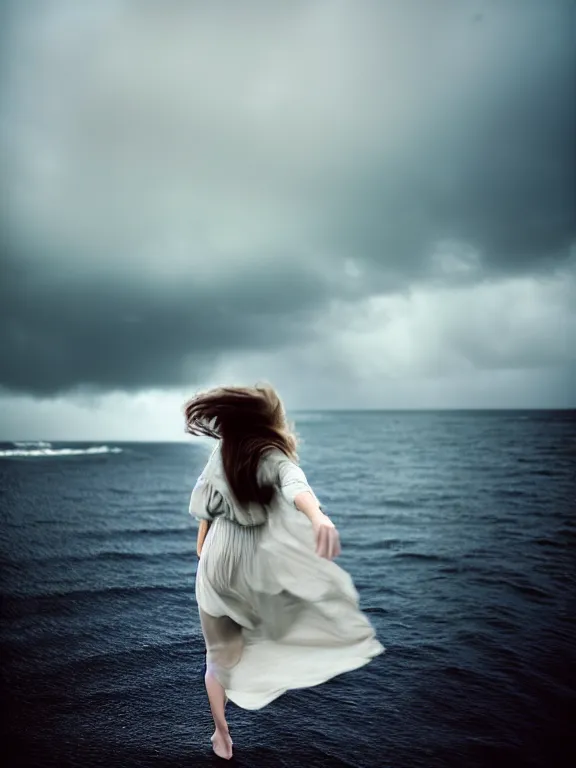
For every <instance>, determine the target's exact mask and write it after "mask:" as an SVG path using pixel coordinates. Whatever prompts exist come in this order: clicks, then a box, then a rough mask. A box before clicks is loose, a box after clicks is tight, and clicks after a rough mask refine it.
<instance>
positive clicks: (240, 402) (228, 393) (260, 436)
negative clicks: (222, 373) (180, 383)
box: [184, 384, 298, 506]
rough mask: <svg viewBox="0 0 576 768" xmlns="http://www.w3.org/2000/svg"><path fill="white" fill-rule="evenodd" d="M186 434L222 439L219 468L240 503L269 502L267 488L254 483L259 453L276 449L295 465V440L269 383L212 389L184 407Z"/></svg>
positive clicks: (260, 454)
mask: <svg viewBox="0 0 576 768" xmlns="http://www.w3.org/2000/svg"><path fill="white" fill-rule="evenodd" d="M184 414H185V417H186V431H187V432H189V433H190V434H191V435H205V436H207V437H214V438H216V439H218V440H221V441H222V464H223V466H224V472H225V473H226V479H227V480H228V484H229V485H230V488H231V490H232V492H233V494H234V496H235V497H236V499H237V501H238V502H239V503H240V504H241V505H243V506H244V505H246V504H249V503H250V502H257V503H260V504H268V503H269V502H270V501H271V499H272V496H273V493H274V490H273V488H272V486H262V485H259V483H258V480H257V472H258V465H259V463H260V459H261V458H262V455H263V454H264V453H265V452H266V451H268V450H270V449H272V448H278V449H279V450H281V451H282V452H283V453H285V454H286V455H287V456H289V457H290V458H292V459H294V460H295V461H297V460H298V456H297V454H296V436H295V434H294V433H293V432H292V430H291V429H290V426H289V425H288V424H287V422H286V416H285V413H284V407H283V405H282V401H281V400H280V398H279V396H278V394H277V393H276V391H275V390H274V389H273V387H271V386H270V385H268V384H260V385H257V386H255V387H217V388H216V389H211V390H209V391H208V392H203V393H200V394H198V395H196V397H194V398H192V400H189V401H188V402H187V403H186V405H185V406H184Z"/></svg>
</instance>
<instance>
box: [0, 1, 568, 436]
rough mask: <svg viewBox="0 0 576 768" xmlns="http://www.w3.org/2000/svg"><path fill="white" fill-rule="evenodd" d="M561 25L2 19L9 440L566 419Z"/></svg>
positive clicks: (340, 8)
mask: <svg viewBox="0 0 576 768" xmlns="http://www.w3.org/2000/svg"><path fill="white" fill-rule="evenodd" d="M575 8H576V6H575V4H574V2H572V0H522V2H518V1H517V0H509V1H508V2H507V1H506V0H494V1H493V2H487V1H486V2H483V1H480V0H478V1H476V2H472V1H470V2H464V1H463V0H452V1H448V0H446V1H445V0H434V2H424V1H422V0H420V1H419V2H415V1H411V0H388V1H387V0H295V1H294V2H277V1H276V0H261V2H252V0H243V2H241V3H239V2H232V1H231V0H229V2H221V0H210V2H204V3H202V2H195V1H193V0H190V2H176V1H172V0H156V2H148V1H147V0H138V1H137V0H98V2H97V3H95V2H91V1H90V0H86V1H84V0H27V2H22V1H21V0H12V1H11V2H5V3H4V4H3V6H2V12H1V17H0V25H1V31H0V37H1V39H0V45H1V50H0V163H1V168H2V173H1V178H0V189H1V193H2V194H1V196H0V238H1V240H0V259H1V262H0V270H1V271H0V313H1V318H0V345H1V346H0V352H1V355H0V439H5V440H12V439H41V438H44V439H123V438H124V439H155V438H157V439H170V438H175V439H178V438H179V437H181V435H182V423H181V405H182V402H183V400H184V399H185V398H186V397H188V396H189V395H191V394H193V392H194V391H196V390H197V389H199V388H203V387H205V386H209V385H212V384H215V383H253V382H255V381H257V380H267V381H271V382H272V383H274V384H275V385H277V386H278V388H279V390H280V392H281V394H282V395H283V396H284V398H285V400H286V403H287V405H288V408H289V409H291V410H295V409H313V408H358V407H362V408H454V407H457V408H467V407H470V408H507V407H543V408H549V407H574V406H576V395H575V393H576V344H575V343H574V339H575V331H576V178H575V168H576V139H575V136H576V46H575V42H574V41H575V32H576V23H575V22H576V16H575Z"/></svg>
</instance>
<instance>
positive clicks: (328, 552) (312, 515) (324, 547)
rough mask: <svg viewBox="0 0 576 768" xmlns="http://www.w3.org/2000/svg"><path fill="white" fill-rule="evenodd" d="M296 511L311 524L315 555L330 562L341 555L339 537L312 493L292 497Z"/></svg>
mask: <svg viewBox="0 0 576 768" xmlns="http://www.w3.org/2000/svg"><path fill="white" fill-rule="evenodd" d="M294 504H295V505H296V509H298V510H300V512H302V513H303V514H305V515H306V517H307V518H308V520H310V522H311V523H312V528H313V529H314V535H315V537H316V554H318V555H320V557H325V558H326V559H327V560H332V559H333V558H334V557H338V555H339V554H340V553H341V551H342V550H341V548H340V535H339V534H338V531H337V530H336V526H335V525H334V523H333V522H332V520H330V518H329V517H328V516H327V515H325V514H324V512H322V510H321V508H320V504H319V503H318V499H317V498H316V497H315V496H314V494H313V493H312V491H302V492H301V493H298V494H297V495H296V496H295V497H294Z"/></svg>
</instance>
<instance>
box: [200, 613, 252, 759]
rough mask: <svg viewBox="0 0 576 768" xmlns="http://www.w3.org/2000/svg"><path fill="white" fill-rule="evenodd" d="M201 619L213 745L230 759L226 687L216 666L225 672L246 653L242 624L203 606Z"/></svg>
mask: <svg viewBox="0 0 576 768" xmlns="http://www.w3.org/2000/svg"><path fill="white" fill-rule="evenodd" d="M200 622H201V624H202V632H203V634H204V640H205V641H206V674H205V676H204V680H205V683H206V692H207V694H208V701H209V702H210V711H211V712H212V717H213V718H214V727H215V731H214V735H213V736H212V746H213V749H214V752H215V753H216V754H217V755H218V756H219V757H223V758H226V759H228V760H229V759H230V758H231V757H232V739H231V738H230V734H229V731H228V723H227V722H226V712H225V710H226V691H225V689H224V686H223V685H222V684H221V682H220V681H219V680H218V678H217V676H216V669H218V671H219V673H220V678H222V674H224V675H225V674H226V672H227V671H228V670H230V669H232V667H234V666H235V664H237V663H238V661H239V659H240V656H241V654H242V645H243V639H242V628H241V627H240V626H239V625H238V624H236V622H235V621H232V619H230V618H228V616H218V617H214V616H209V615H208V614H207V613H205V612H204V611H203V610H202V609H200Z"/></svg>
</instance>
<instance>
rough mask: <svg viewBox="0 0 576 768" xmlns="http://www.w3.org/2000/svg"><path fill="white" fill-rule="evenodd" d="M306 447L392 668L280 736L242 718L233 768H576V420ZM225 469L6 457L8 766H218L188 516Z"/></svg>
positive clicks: (420, 418) (20, 450)
mask: <svg viewBox="0 0 576 768" xmlns="http://www.w3.org/2000/svg"><path fill="white" fill-rule="evenodd" d="M298 429H299V432H300V434H301V436H302V438H303V439H304V442H303V445H302V448H301V457H302V464H303V466H304V469H305V470H306V472H307V474H308V477H309V479H310V480H311V482H312V483H313V485H314V486H315V488H316V490H317V493H318V495H319V496H320V498H321V500H322V501H323V502H324V504H325V506H326V507H327V509H328V510H329V511H330V513H331V514H332V516H333V518H334V520H335V521H336V523H337V524H338V525H339V527H340V530H341V535H342V540H343V546H344V553H343V555H342V558H341V560H340V562H341V564H342V566H344V567H345V568H346V569H348V570H349V571H350V573H351V574H352V575H353V577H354V579H355V582H356V584H357V586H358V589H359V592H360V596H361V602H362V605H363V608H364V609H365V610H366V611H367V612H368V614H369V615H370V617H371V619H372V621H373V623H374V624H375V626H376V628H377V631H378V635H379V637H380V639H381V641H382V642H383V644H384V645H385V646H386V648H387V653H386V654H384V655H383V656H381V657H379V658H377V659H376V660H375V661H374V662H373V663H372V664H370V665H369V666H368V667H365V668H364V669H362V670H360V671H357V672H352V673H349V674H347V675H344V676H342V677H340V678H337V679H335V680H333V681H331V682H329V683H327V684H325V685H324V686H321V687H319V688H314V689H309V690H305V691H295V692H292V693H290V694H288V695H286V696H284V697H283V698H281V699H279V700H278V701H277V702H275V703H274V704H272V705H270V706H269V707H267V708H266V709H264V710H262V711H260V712H244V711H242V710H239V709H237V708H234V707H233V706H232V707H231V708H230V724H231V729H232V734H233V738H234V741H235V744H236V752H237V759H236V764H238V765H242V766H254V767H256V766H258V767H259V768H260V767H262V766H264V767H265V766H275V767H276V766H278V767H281V766H291V767H292V766H294V767H296V766H298V767H300V766H312V767H313V766H355V767H356V768H364V767H366V768H367V767H368V766H370V768H373V767H374V766H376V767H377V768H380V767H382V766H390V767H391V768H392V767H393V768H411V767H412V766H413V767H414V768H434V767H435V766H462V767H463V768H464V767H465V768H475V767H476V766H488V765H491V766H493V765H495V764H496V765H500V764H502V765H506V766H542V767H546V768H552V767H553V766H564V765H566V766H568V765H575V764H576V750H575V748H574V742H573V737H572V736H571V730H573V729H574V726H575V721H574V719H572V715H571V711H570V710H571V709H573V710H574V711H576V706H575V705H576V671H575V670H576V664H575V662H576V642H575V640H576V415H575V413H574V412H564V413H559V412H555V413H552V412H547V413H546V412H532V413H520V412H509V413H503V412H497V413H456V412H453V413H441V412H439V413H379V414H367V413H364V414H324V415H318V414H316V415H314V414H310V415H307V416H302V417H301V418H300V420H299V421H298ZM71 448H72V449H73V450H72V451H71V450H70V449H71ZM87 448H92V451H91V452H90V453H85V452H84V451H85V449H87ZM95 448H96V449H97V450H94V449H95ZM111 448H116V449H120V450H117V451H116V452H112V451H111V450H110V449H111ZM62 449H64V450H63V452H60V451H62ZM66 449H68V450H66ZM205 454H206V446H203V445H197V444H196V445H182V444H179V445H164V444H131V445H121V444H116V445H110V446H107V447H99V446H98V445H95V444H92V445H80V446H79V445H75V446H70V445H68V446H63V445H57V444H55V445H53V446H40V447H37V446H29V445H28V446H26V445H24V446H15V445H13V444H10V445H9V444H4V445H2V446H0V490H1V496H0V503H1V508H2V543H1V551H0V554H1V561H2V585H1V595H2V604H1V611H2V630H1V641H2V657H1V668H2V684H3V689H2V690H3V698H4V702H3V704H4V715H3V722H2V725H3V729H4V738H3V742H2V746H3V753H4V756H5V755H6V754H7V753H9V755H10V756H9V758H8V760H4V765H10V766H17V765H22V766H59V767H60V766H62V767H63V766H76V765H77V766H84V768H89V767H90V766H116V765H122V766H204V765H213V764H217V763H219V762H220V761H218V760H217V758H213V757H212V756H211V755H210V749H209V746H210V745H209V741H208V739H209V736H210V734H211V720H210V716H209V712H208V707H207V701H206V698H205V693H204V690H203V684H202V675H203V644H202V638H201V635H200V629H199V624H198V620H197V616H196V606H195V602H194V574H195V568H196V558H195V554H194V552H195V530H194V524H193V521H192V520H191V519H190V518H189V517H188V514H187V504H188V497H189V493H190V490H191V487H192V485H193V483H194V482H195V479H196V476H197V474H198V473H199V472H200V470H201V468H202V466H203V463H204V460H205Z"/></svg>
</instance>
